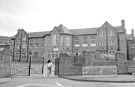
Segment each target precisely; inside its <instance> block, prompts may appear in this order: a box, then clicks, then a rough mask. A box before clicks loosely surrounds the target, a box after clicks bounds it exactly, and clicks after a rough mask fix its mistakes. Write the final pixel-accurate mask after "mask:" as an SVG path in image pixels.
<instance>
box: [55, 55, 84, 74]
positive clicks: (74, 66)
mask: <svg viewBox="0 0 135 87" xmlns="http://www.w3.org/2000/svg"><path fill="white" fill-rule="evenodd" d="M57 64H58V65H56V72H57V71H58V74H59V75H60V76H71V75H82V59H81V58H80V57H74V56H68V55H66V54H61V55H60V57H59V59H57Z"/></svg>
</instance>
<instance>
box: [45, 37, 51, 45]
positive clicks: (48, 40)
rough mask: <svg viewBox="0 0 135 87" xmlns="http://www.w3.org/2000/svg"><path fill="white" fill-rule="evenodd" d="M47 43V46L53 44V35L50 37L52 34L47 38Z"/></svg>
mask: <svg viewBox="0 0 135 87" xmlns="http://www.w3.org/2000/svg"><path fill="white" fill-rule="evenodd" d="M46 45H47V46H51V37H50V36H48V37H47V38H46Z"/></svg>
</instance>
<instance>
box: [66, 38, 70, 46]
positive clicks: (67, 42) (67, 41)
mask: <svg viewBox="0 0 135 87" xmlns="http://www.w3.org/2000/svg"><path fill="white" fill-rule="evenodd" d="M70 45H71V44H70V37H69V36H66V46H70Z"/></svg>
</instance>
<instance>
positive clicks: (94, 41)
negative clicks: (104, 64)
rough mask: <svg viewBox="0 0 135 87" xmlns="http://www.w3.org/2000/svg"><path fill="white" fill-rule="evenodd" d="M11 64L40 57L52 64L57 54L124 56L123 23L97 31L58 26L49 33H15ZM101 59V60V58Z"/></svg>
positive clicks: (124, 31) (95, 29) (124, 37)
mask: <svg viewBox="0 0 135 87" xmlns="http://www.w3.org/2000/svg"><path fill="white" fill-rule="evenodd" d="M12 45H13V60H17V61H28V58H29V56H30V55H29V53H30V52H31V55H32V57H33V58H39V57H44V58H45V59H52V60H54V59H55V58H57V57H58V56H59V54H60V53H67V54H69V55H80V54H82V53H83V51H93V53H94V54H93V57H95V56H94V55H95V53H96V52H99V53H100V54H103V55H106V54H107V55H108V54H110V55H115V52H116V51H121V52H124V53H127V43H126V29H125V21H124V20H122V21H121V25H120V26H112V25H111V24H109V23H108V22H105V23H104V24H103V25H102V26H101V27H96V28H83V29H68V28H66V27H65V26H64V25H62V24H60V25H59V26H57V27H54V29H53V30H52V31H45V32H26V31H25V30H23V29H21V30H20V29H19V30H18V33H17V34H16V35H15V36H14V37H12ZM103 55H101V58H102V57H103Z"/></svg>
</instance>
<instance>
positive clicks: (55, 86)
mask: <svg viewBox="0 0 135 87" xmlns="http://www.w3.org/2000/svg"><path fill="white" fill-rule="evenodd" d="M32 85H33V86H34V85H36V86H42V87H46V86H49V87H51V86H52V87H57V85H45V84H25V85H20V86H16V87H26V86H32Z"/></svg>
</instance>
